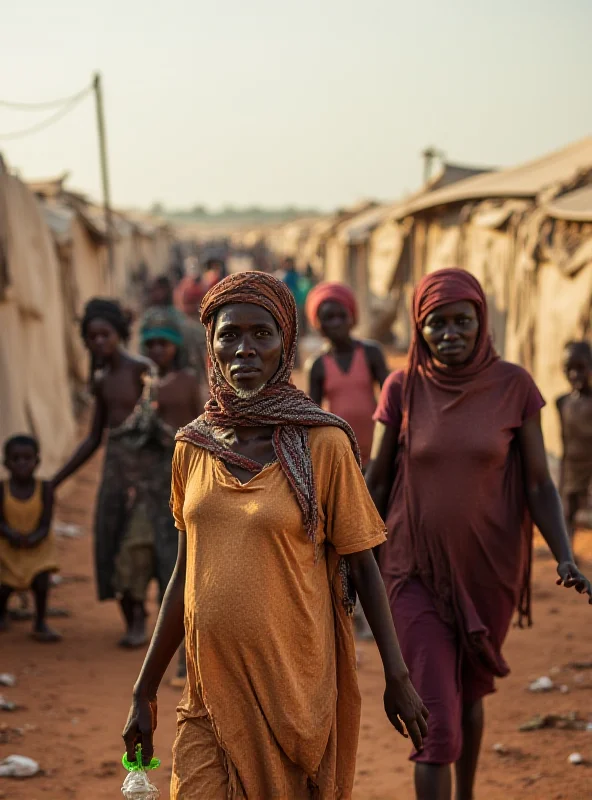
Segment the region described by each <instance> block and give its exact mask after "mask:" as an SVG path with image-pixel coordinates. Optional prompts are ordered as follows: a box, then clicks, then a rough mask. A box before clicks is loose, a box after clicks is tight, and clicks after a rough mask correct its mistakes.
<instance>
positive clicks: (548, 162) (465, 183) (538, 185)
mask: <svg viewBox="0 0 592 800" xmlns="http://www.w3.org/2000/svg"><path fill="white" fill-rule="evenodd" d="M591 165H592V136H587V137H586V138H585V139H582V140H581V141H579V142H574V143H573V144H570V145H568V146H567V147H564V148H563V149H562V150H556V151H555V152H553V153H549V154H547V155H546V156H542V157H541V158H538V159H536V160H534V161H529V162H527V163H526V164H522V165H521V166H518V167H511V168H510V169H504V170H501V171H500V172H488V173H484V174H482V175H475V176H474V177H471V178H467V179H466V180H462V181H458V182H457V183H454V184H452V185H451V186H445V187H443V188H441V189H438V190H436V191H431V192H429V194H427V195H422V196H421V197H419V198H417V199H416V200H415V201H413V202H411V203H409V204H408V208H407V211H406V213H415V212H417V211H422V210H424V209H427V208H434V207H436V206H442V205H447V204H449V203H460V202H464V201H466V200H483V199H486V198H488V197H536V195H537V194H538V193H539V192H540V191H541V190H542V189H544V188H545V187H547V186H550V185H551V184H553V183H556V182H557V181H565V180H568V179H569V178H572V177H573V176H574V175H575V174H576V173H577V172H578V171H579V170H581V169H584V168H586V167H590V166H591Z"/></svg>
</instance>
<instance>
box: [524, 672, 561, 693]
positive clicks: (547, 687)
mask: <svg viewBox="0 0 592 800" xmlns="http://www.w3.org/2000/svg"><path fill="white" fill-rule="evenodd" d="M553 688H555V684H554V683H553V681H552V680H551V678H549V677H548V676H547V675H543V677H542V678H537V680H536V681H533V682H532V683H531V684H530V686H529V687H528V691H529V692H550V691H551V689H553Z"/></svg>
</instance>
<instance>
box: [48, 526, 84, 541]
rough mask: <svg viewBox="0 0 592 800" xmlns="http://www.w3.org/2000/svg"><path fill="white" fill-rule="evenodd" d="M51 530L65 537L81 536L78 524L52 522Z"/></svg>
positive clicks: (74, 537)
mask: <svg viewBox="0 0 592 800" xmlns="http://www.w3.org/2000/svg"><path fill="white" fill-rule="evenodd" d="M52 527H53V531H54V533H55V534H56V536H63V537H64V538H65V539H76V538H77V537H78V536H82V529H81V528H80V526H79V525H70V524H68V523H67V522H54V523H53V526H52Z"/></svg>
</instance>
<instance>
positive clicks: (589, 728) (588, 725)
mask: <svg viewBox="0 0 592 800" xmlns="http://www.w3.org/2000/svg"><path fill="white" fill-rule="evenodd" d="M586 730H587V731H590V733H592V722H589V723H588V724H587V725H586Z"/></svg>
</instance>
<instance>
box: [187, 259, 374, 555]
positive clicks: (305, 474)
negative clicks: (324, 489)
mask: <svg viewBox="0 0 592 800" xmlns="http://www.w3.org/2000/svg"><path fill="white" fill-rule="evenodd" d="M231 303H252V304H253V305H257V306H260V307H262V308H264V309H266V310H267V311H268V312H269V313H270V314H271V315H272V316H273V318H274V319H275V321H276V323H277V325H278V328H279V331H280V334H281V337H282V343H283V356H282V361H281V364H280V367H279V369H278V371H277V373H276V374H275V376H274V377H273V378H272V379H271V381H269V383H268V384H266V385H265V386H264V387H263V388H262V389H261V390H260V391H259V392H258V394H256V395H255V396H254V397H250V398H248V399H244V398H240V397H239V396H238V395H237V394H236V392H235V390H234V389H233V388H232V386H231V385H230V384H229V383H228V382H227V381H226V379H225V378H224V376H223V375H222V372H221V370H220V367H219V365H218V363H217V361H216V358H215V357H214V352H213V335H214V324H215V318H216V312H217V311H218V310H219V309H220V308H222V306H225V305H228V304H231ZM201 320H202V322H203V324H204V325H205V327H206V332H207V337H206V338H207V347H208V357H209V364H208V378H209V384H210V400H209V401H208V403H207V404H206V407H205V411H204V414H202V416H200V417H199V418H198V419H196V420H195V421H194V422H192V423H190V424H189V425H187V426H186V427H185V428H182V429H181V430H180V431H179V432H178V433H177V441H184V442H190V443H191V444H194V445H196V446H197V447H203V448H204V449H206V450H209V451H210V452H211V453H213V454H214V455H216V456H217V457H218V458H220V459H222V460H223V461H226V462H227V463H229V464H233V465H235V466H238V467H241V468H242V469H245V470H247V471H249V472H253V473H258V472H260V471H261V470H262V469H263V466H264V465H262V464H259V463H258V462H256V461H253V460H251V459H249V458H247V457H246V456H243V455H240V454H239V453H235V452H234V451H232V450H231V449H230V448H229V447H228V446H227V445H226V444H225V443H224V441H223V438H222V433H223V432H224V431H227V430H228V429H232V428H236V427H241V426H259V425H270V426H274V433H273V447H274V451H275V454H276V457H277V459H278V461H279V463H280V465H281V467H282V470H283V471H284V473H285V475H286V478H287V480H288V482H289V484H290V487H291V488H292V491H293V492H294V495H295V497H296V500H297V501H298V505H299V507H300V510H301V512H302V517H303V522H304V527H305V529H306V532H307V534H308V537H309V538H310V540H311V542H312V543H313V544H314V545H315V549H316V531H317V524H318V508H317V497H316V490H315V482H314V475H313V468H312V460H311V456H310V448H309V444H308V428H312V427H320V426H327V425H330V426H334V427H337V428H340V429H341V430H343V431H344V432H345V433H346V434H347V435H348V437H349V440H350V443H351V446H352V449H353V451H354V453H355V455H356V458H357V461H358V463H360V452H359V448H358V444H357V442H356V438H355V435H354V432H353V431H352V429H351V428H350V426H349V425H348V424H347V423H346V422H345V421H344V420H342V419H340V418H339V417H336V416H335V415H334V414H329V413H328V412H327V411H323V409H321V408H319V406H317V405H316V403H314V402H313V401H312V400H311V399H310V398H309V397H308V396H307V395H306V394H305V393H304V392H302V391H300V390H299V389H297V388H296V387H295V386H294V385H293V384H292V383H291V382H290V377H291V374H292V370H293V367H294V360H295V358H296V348H297V343H298V315H297V310H296V303H295V301H294V297H293V296H292V293H291V292H290V290H289V289H288V287H287V286H286V285H285V284H284V283H283V282H282V281H279V280H277V278H274V277H273V276H271V275H268V274H266V273H263V272H241V273H236V274H233V275H230V276H228V277H227V278H225V279H224V280H222V281H220V283H218V284H216V285H215V286H214V287H213V288H212V289H211V290H210V291H209V292H208V293H207V295H206V296H205V297H204V300H203V303H202V307H201Z"/></svg>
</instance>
